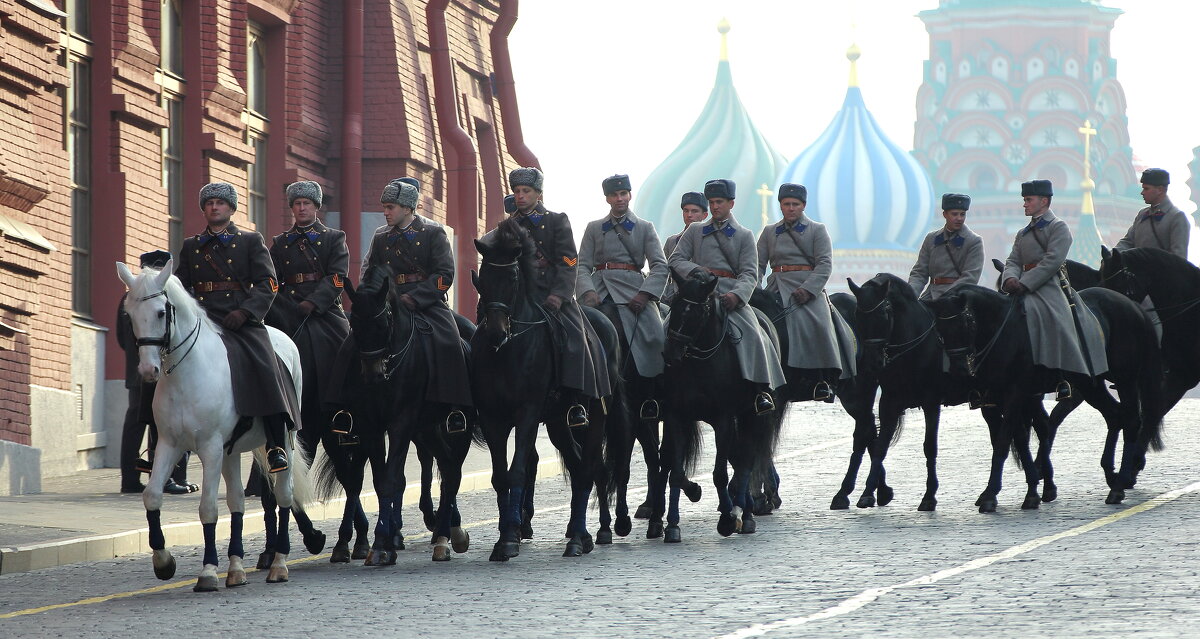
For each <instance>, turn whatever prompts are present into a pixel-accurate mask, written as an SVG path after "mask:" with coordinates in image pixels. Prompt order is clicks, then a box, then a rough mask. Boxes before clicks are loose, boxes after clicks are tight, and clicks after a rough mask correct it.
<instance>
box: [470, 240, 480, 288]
mask: <svg viewBox="0 0 1200 639" xmlns="http://www.w3.org/2000/svg"><path fill="white" fill-rule="evenodd" d="M475 243H476V244H478V243H479V240H475ZM471 284H472V285H474V286H475V290H476V291H478V290H479V273H478V272H477V271H476V270H475V269H471Z"/></svg>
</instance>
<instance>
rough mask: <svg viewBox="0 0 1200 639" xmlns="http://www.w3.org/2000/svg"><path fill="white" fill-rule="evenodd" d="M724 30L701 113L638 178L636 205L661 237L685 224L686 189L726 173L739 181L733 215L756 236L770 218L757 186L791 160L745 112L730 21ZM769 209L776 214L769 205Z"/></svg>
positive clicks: (720, 30)
mask: <svg viewBox="0 0 1200 639" xmlns="http://www.w3.org/2000/svg"><path fill="white" fill-rule="evenodd" d="M717 31H718V33H720V34H721V59H720V61H719V62H718V63H717V80H716V82H715V83H714V84H713V89H712V93H710V94H709V96H708V102H707V103H706V104H705V105H704V109H703V110H702V111H701V112H700V117H699V118H697V119H696V123H695V124H693V125H692V128H691V130H690V131H688V133H687V135H685V136H684V138H683V141H682V142H680V143H679V146H678V147H676V148H675V150H674V151H672V152H671V154H670V155H669V156H667V159H665V160H663V162H662V164H659V165H658V168H656V169H654V171H652V172H651V173H650V176H649V177H647V178H646V180H645V182H644V183H643V184H642V185H641V186H640V188H639V185H637V184H634V185H633V187H634V195H635V196H636V198H637V199H636V201H635V202H634V206H633V210H634V211H635V212H637V214H638V215H639V216H641V217H642V218H644V219H647V220H650V221H652V222H654V226H655V228H656V229H657V230H658V231H659V233H660V234H662V235H663V237H667V236H669V235H674V234H675V233H678V232H679V231H681V230H683V218H682V217H681V216H680V212H679V208H680V207H679V199H680V197H681V196H682V195H683V194H684V193H686V192H688V191H703V190H704V183H705V182H707V181H709V180H713V179H717V178H728V179H731V180H733V181H734V182H736V183H737V190H738V193H737V195H738V197H737V207H736V208H735V209H734V216H735V217H736V218H737V220H738V222H739V223H741V224H742V225H743V226H745V227H747V228H748V229H750V230H752V231H753V232H754V234H755V235H756V236H757V235H758V232H759V231H760V230H762V228H763V227H764V226H766V224H768V223H770V221H771V219H769V218H768V219H767V220H765V221H764V219H763V218H764V215H763V209H764V208H765V207H764V206H763V202H764V201H765V200H764V199H763V197H764V196H762V195H761V194H760V193H757V191H758V190H759V189H760V188H761V187H762V186H763V185H766V184H771V182H772V180H774V179H775V176H776V175H778V174H779V170H780V169H782V168H783V166H784V164H786V163H787V160H786V159H785V158H784V157H783V156H782V155H780V154H779V153H777V152H776V151H775V149H773V148H771V145H770V144H769V143H768V142H767V140H766V138H764V137H763V135H762V134H761V133H759V131H758V129H757V128H755V126H754V123H753V122H751V121H750V115H749V114H747V113H746V109H745V107H743V106H742V101H741V100H740V99H739V98H738V94H737V90H736V89H734V87H733V74H732V73H731V72H730V70H729V56H728V47H727V44H726V34H727V33H729V22H727V21H725V20H722V21H721V24H720V25H719V26H718V27H717ZM769 210H770V211H771V212H770V213H769V214H768V215H774V216H775V217H774V219H779V218H778V213H776V212H774V211H775V207H774V206H771V207H770V209H769Z"/></svg>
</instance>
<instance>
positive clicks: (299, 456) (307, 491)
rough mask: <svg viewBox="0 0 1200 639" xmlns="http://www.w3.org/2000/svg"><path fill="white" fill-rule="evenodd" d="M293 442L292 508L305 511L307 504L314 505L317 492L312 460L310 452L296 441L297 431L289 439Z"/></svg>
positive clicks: (291, 466)
mask: <svg viewBox="0 0 1200 639" xmlns="http://www.w3.org/2000/svg"><path fill="white" fill-rule="evenodd" d="M288 439H289V440H290V441H291V448H292V463H291V464H289V466H290V468H289V469H288V470H289V471H290V472H291V474H292V507H293V508H297V509H300V510H304V506H305V505H306V504H311V503H313V500H314V498H315V497H316V490H315V486H314V484H313V476H312V469H311V468H310V466H312V459H311V458H310V457H309V455H308V451H306V450H304V447H303V446H300V445H299V442H298V441H297V440H296V431H292V432H291V436H290V437H289V438H288Z"/></svg>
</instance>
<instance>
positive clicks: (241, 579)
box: [196, 570, 246, 588]
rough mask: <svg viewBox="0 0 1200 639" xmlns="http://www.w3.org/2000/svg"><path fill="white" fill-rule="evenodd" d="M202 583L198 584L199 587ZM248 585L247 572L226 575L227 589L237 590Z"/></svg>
mask: <svg viewBox="0 0 1200 639" xmlns="http://www.w3.org/2000/svg"><path fill="white" fill-rule="evenodd" d="M199 583H200V582H196V584H197V585H199ZM245 585H246V571H244V570H230V571H229V574H227V575H225V587H226V588H237V587H238V586H245Z"/></svg>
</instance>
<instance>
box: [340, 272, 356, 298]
mask: <svg viewBox="0 0 1200 639" xmlns="http://www.w3.org/2000/svg"><path fill="white" fill-rule="evenodd" d="M342 290H344V291H346V292H347V293H349V294H350V296H351V297H353V296H354V282H351V281H350V278H349V277H346V279H344V280H342Z"/></svg>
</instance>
